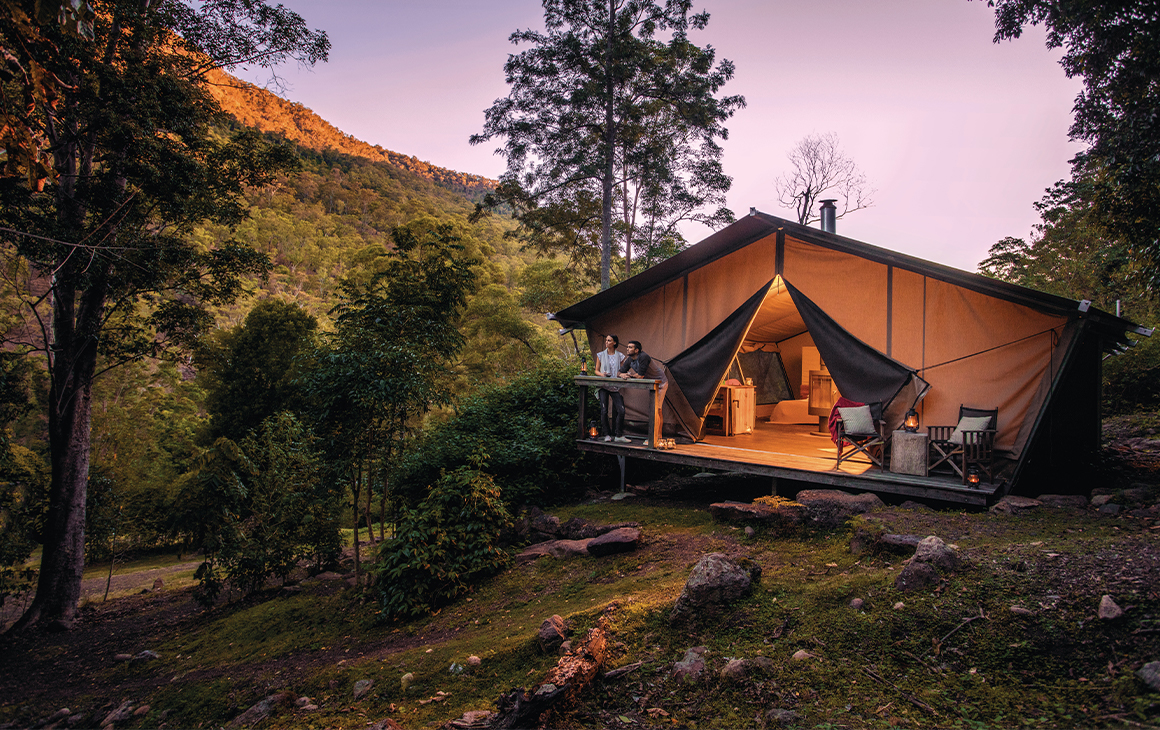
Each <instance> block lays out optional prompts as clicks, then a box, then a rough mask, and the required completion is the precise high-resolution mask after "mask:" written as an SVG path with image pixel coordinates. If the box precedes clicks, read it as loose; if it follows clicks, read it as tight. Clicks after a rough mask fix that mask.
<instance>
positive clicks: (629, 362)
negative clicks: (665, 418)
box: [620, 340, 669, 446]
mask: <svg viewBox="0 0 1160 730" xmlns="http://www.w3.org/2000/svg"><path fill="white" fill-rule="evenodd" d="M620 377H622V378H624V379H625V380H629V379H637V380H639V379H641V378H650V379H653V380H659V381H661V382H660V384H659V385H657V413H658V414H659V413H661V409H662V408H664V404H665V393H666V392H667V391H668V389H669V379H668V378H667V377H666V376H665V369H664V367H662V366H661V364H660V363H659V362H653V359H652V358H651V357H649V356H648V353H646V352H645V351H644V349H643V348H642V347H641V346H640V342H639V341H638V340H631V341H629V343H628V345H627V346H626V347H625V348H624V362H622V363H621V364H620ZM660 427H661V424H659V423H658V424H657V429H658V431H659V430H660ZM650 437H651V434H650ZM644 445H645V446H648V445H649V442H648V439H645V442H644Z"/></svg>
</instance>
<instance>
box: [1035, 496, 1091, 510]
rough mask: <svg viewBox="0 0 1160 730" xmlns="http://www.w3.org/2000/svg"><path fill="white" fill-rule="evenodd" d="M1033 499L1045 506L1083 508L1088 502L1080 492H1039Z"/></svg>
mask: <svg viewBox="0 0 1160 730" xmlns="http://www.w3.org/2000/svg"><path fill="white" fill-rule="evenodd" d="M1035 499H1036V500H1037V501H1039V502H1041V503H1043V504H1044V505H1045V506H1047V507H1065V508H1069V509H1084V508H1086V507H1087V504H1088V501H1087V497H1085V496H1083V495H1082V494H1041V495H1039V496H1038V497H1036V498H1035Z"/></svg>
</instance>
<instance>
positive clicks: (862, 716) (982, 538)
mask: <svg viewBox="0 0 1160 730" xmlns="http://www.w3.org/2000/svg"><path fill="white" fill-rule="evenodd" d="M554 514H556V515H557V516H559V517H560V518H561V520H566V519H568V518H570V517H583V518H585V519H588V520H591V521H594V522H604V523H613V522H624V521H634V522H638V523H640V525H641V527H642V531H643V535H644V538H643V545H642V546H641V547H640V549H638V550H637V551H635V552H632V553H628V554H623V555H619V556H612V557H605V558H599V559H598V558H575V559H570V560H554V559H552V558H542V559H540V560H537V561H535V562H531V563H527V564H517V565H513V567H512V568H511V569H510V570H508V571H506V572H505V573H503V574H501V575H499V576H496V577H495V578H493V579H491V580H489V581H487V582H486V583H484V584H482V585H479V586H478V587H477V589H476V591H475V592H474V593H472V594H471V595H468V596H464V597H463V598H461V599H460V600H459V601H457V602H455V603H454V604H452V605H449V606H446V607H444V608H443V609H442V610H441V611H439V612H438V613H437V614H436V615H433V616H430V617H427V618H425V619H421V620H416V621H411V622H408V623H383V622H381V621H380V616H379V615H378V613H377V611H376V608H375V605H374V603H373V602H370V601H366V600H365V598H364V596H363V595H362V594H361V593H360V592H359V591H358V590H357V589H355V588H351V587H349V586H348V585H347V584H346V583H345V582H343V581H341V580H335V581H318V580H317V579H312V580H308V581H304V582H303V583H301V584H300V585H299V586H297V587H295V589H293V590H278V589H272V590H271V591H269V592H267V593H264V594H259V595H255V596H251V597H249V598H246V599H244V600H239V601H235V602H233V603H229V604H225V605H220V606H218V607H215V608H214V609H212V610H209V611H203V610H202V609H200V608H198V607H197V606H196V604H194V603H193V602H192V600H191V598H190V596H189V594H188V591H186V590H173V591H161V592H158V593H155V594H150V595H143V596H130V597H126V598H123V599H120V600H117V601H110V602H109V603H108V604H104V605H102V606H96V607H94V608H92V609H91V610H89V611H88V612H86V613H85V618H84V620H83V621H81V623H80V625H79V626H78V628H77V629H76V630H74V631H73V632H70V633H69V634H58V635H40V636H37V637H24V638H9V639H7V640H6V642H7V643H5V644H3V645H2V646H0V652H2V653H3V655H4V657H5V664H7V665H8V669H6V670H5V671H4V672H2V674H4V675H5V678H4V679H2V680H0V723H4V722H10V723H15V726H24V725H32V724H35V722H36V721H37V720H39V719H42V718H43V717H45V716H47V715H49V714H51V712H52V711H53V710H55V709H57V708H59V707H65V706H67V707H69V708H70V709H71V710H72V711H73V713H74V714H79V713H85V714H86V715H87V717H88V719H87V720H85V721H82V722H81V723H78V724H77V725H76V726H77V727H96V726H98V725H97V724H98V723H99V721H100V720H101V719H102V718H103V717H104V716H105V715H106V714H107V713H108V712H109V711H110V710H111V709H112V708H113V707H115V706H117V705H119V704H120V703H121V701H122V700H123V699H125V698H129V699H131V700H132V701H133V702H134V703H136V704H138V705H146V704H147V705H148V706H149V708H148V709H147V710H146V711H144V712H143V714H141V715H140V716H137V717H135V718H133V719H132V720H131V721H129V722H126V723H119V724H118V727H158V726H161V725H162V724H164V725H165V726H167V727H182V728H184V727H214V726H219V725H225V724H227V723H228V722H229V721H230V720H231V719H232V718H234V717H236V716H237V715H238V714H240V713H241V712H242V711H244V710H245V709H246V708H248V707H250V706H251V705H253V704H254V703H256V702H258V701H260V700H262V699H263V698H265V697H267V696H269V695H271V694H273V693H276V692H286V693H288V695H287V696H288V698H289V699H290V700H291V701H289V702H287V703H285V704H283V705H280V706H279V707H277V708H275V710H274V711H273V713H272V714H271V716H270V717H269V718H267V719H266V720H264V721H263V722H262V724H261V725H260V727H262V728H298V727H305V728H338V727H345V728H362V727H365V726H366V725H367V724H368V723H371V722H375V721H378V720H382V719H384V718H391V719H392V720H394V721H395V722H397V723H398V724H399V725H401V726H402V727H406V728H422V727H435V726H438V725H440V724H442V723H444V722H446V721H447V720H449V719H452V718H455V717H458V716H459V715H461V714H462V713H464V712H465V711H467V710H474V709H493V708H494V703H495V700H496V699H497V697H498V696H499V695H500V693H502V692H505V691H507V690H509V689H510V688H513V687H526V686H531V685H534V684H536V683H537V682H538V681H539V679H540V678H541V677H542V676H543V675H544V673H545V672H546V671H547V670H548V669H549V668H550V667H551V666H552V665H553V664H554V663H555V661H556V657H555V656H549V655H545V654H543V653H541V652H540V650H539V648H538V646H537V643H536V640H535V633H536V630H537V629H538V628H539V626H540V624H541V622H542V621H543V620H544V619H545V618H547V617H549V616H551V615H553V614H559V615H560V616H562V617H564V618H565V619H567V621H568V622H569V624H570V626H571V629H572V631H573V633H574V635H576V636H579V635H582V634H583V632H584V631H585V630H586V629H587V628H588V627H591V626H593V625H595V624H596V623H597V621H601V622H602V623H603V625H604V626H606V627H607V628H608V630H609V631H610V632H611V641H612V647H613V649H612V655H611V657H610V660H609V662H608V664H607V666H606V668H609V669H611V668H614V667H617V666H624V665H628V664H633V663H637V662H641V666H640V667H639V668H638V669H636V670H634V671H631V672H629V673H627V674H625V675H623V676H622V677H620V678H618V679H616V680H610V681H599V680H598V681H596V682H594V683H593V684H592V685H591V687H590V688H589V690H588V691H587V692H586V693H585V694H584V695H583V696H582V698H581V699H580V701H579V702H578V703H577V704H575V705H574V706H571V707H570V708H568V709H567V711H565V712H563V713H561V714H558V715H556V716H554V717H552V718H551V721H550V726H552V727H564V728H571V727H575V728H581V727H583V728H596V727H601V728H603V727H625V728H646V727H657V728H662V727H688V728H693V727H714V728H733V727H765V726H767V725H768V724H769V721H768V720H767V719H766V718H767V713H768V711H769V710H771V709H782V710H791V711H793V712H795V713H797V715H796V719H795V720H792V721H791V725H792V726H797V727H868V728H890V727H924V728H925V727H946V728H959V727H961V728H983V727H996V728H1008V727H1012V728H1014V727H1046V728H1054V727H1094V726H1108V727H1113V726H1124V727H1137V726H1140V725H1143V726H1149V725H1155V724H1158V723H1160V714H1158V713H1160V695H1157V694H1155V693H1150V692H1148V691H1147V688H1146V687H1145V686H1144V685H1143V683H1142V682H1141V681H1140V680H1139V679H1138V678H1137V677H1136V676H1135V674H1134V672H1135V670H1136V669H1138V668H1139V667H1140V666H1141V665H1142V664H1144V663H1146V662H1149V661H1155V660H1160V581H1158V580H1157V577H1158V576H1160V545H1158V541H1160V535H1158V534H1157V533H1160V529H1156V525H1155V523H1154V521H1149V520H1147V519H1138V518H1133V517H1115V518H1106V517H1099V516H1096V515H1094V514H1093V513H1092V512H1091V511H1076V510H1066V509H1048V508H1042V509H1039V510H1037V511H1035V512H1032V513H1029V514H1026V515H1021V516H1015V517H1012V516H1008V515H999V514H989V513H966V512H960V511H950V512H934V511H924V510H908V509H901V508H896V507H895V508H887V509H884V510H881V511H879V512H877V513H873V514H871V515H867V516H863V517H859V518H855V519H854V520H853V521H852V522H851V523H848V524H847V525H844V526H842V527H840V528H837V529H833V530H816V529H799V530H797V531H795V532H792V533H790V534H786V533H781V534H775V533H773V532H770V531H768V530H765V529H762V528H761V527H757V529H756V532H755V534H754V535H752V536H747V534H746V532H745V531H744V530H743V529H742V526H739V525H724V524H717V523H715V522H713V521H712V519H711V518H710V516H709V513H708V511H707V509H705V507H704V506H703V505H689V504H667V503H663V502H657V503H643V504H642V503H636V504H634V503H632V501H631V500H627V501H625V502H600V503H595V504H584V505H577V506H573V507H569V508H566V509H562V510H558V511H556V512H554ZM855 531H859V532H872V533H873V532H882V531H886V532H896V533H907V534H918V535H928V534H934V535H938V536H940V537H942V538H943V539H944V540H946V541H947V542H948V543H953V544H954V545H956V546H957V548H958V549H959V551H960V553H961V554H962V555H963V556H964V557H965V558H966V563H965V565H964V567H963V568H962V569H960V570H958V571H957V572H955V573H953V574H950V575H948V576H945V580H944V581H943V582H942V583H941V584H940V585H938V586H936V587H932V588H928V589H925V590H922V591H918V592H914V593H906V594H904V593H901V592H900V591H898V590H897V589H895V588H894V585H893V581H894V578H895V576H896V575H897V574H898V572H899V571H900V570H901V569H902V567H903V565H904V562H903V561H904V560H905V557H906V556H905V555H896V554H891V553H887V552H873V551H871V552H866V553H862V554H854V553H852V552H851V550H850V538H851V535H852V533H854V532H855ZM709 552H723V553H726V554H728V555H731V556H734V557H748V558H750V559H752V560H753V561H755V562H756V563H758V564H759V565H760V566H761V567H762V569H763V577H762V580H761V582H760V584H758V585H757V586H756V589H755V590H754V591H753V593H752V594H751V595H750V596H749V597H747V598H745V599H743V600H742V601H740V602H738V603H736V604H734V605H732V606H730V607H728V608H727V609H725V610H723V611H721V612H719V613H717V614H714V615H711V616H705V617H702V619H700V620H699V622H698V623H696V624H694V625H691V626H680V627H673V626H671V625H670V623H669V621H668V614H669V611H670V609H671V608H672V605H673V602H674V601H675V599H676V597H677V596H678V595H679V593H680V591H681V588H682V586H683V584H684V582H685V580H686V579H687V577H688V574H689V571H690V569H691V567H692V566H693V564H694V563H695V562H696V561H697V560H698V559H699V558H700V557H701V556H702V555H704V554H706V553H709ZM1104 594H1109V595H1111V596H1112V597H1113V598H1114V599H1115V600H1116V601H1117V603H1119V605H1120V606H1121V607H1122V608H1124V609H1125V614H1124V616H1123V617H1122V618H1121V619H1118V620H1115V621H1102V620H1100V619H1098V618H1097V617H1096V610H1097V606H1098V604H1099V599H1100V597H1101V596H1102V595H1104ZM854 598H860V599H862V601H863V604H862V607H861V609H860V610H855V609H853V608H851V606H850V602H851V600H852V599H854ZM900 603H901V604H902V605H901V606H898V605H897V604H900ZM1013 606H1014V607H1017V608H1020V609H1025V610H1026V613H1016V612H1012V610H1011V608H1012V607H1013ZM693 646H704V647H706V648H707V649H708V651H707V653H706V655H705V656H706V659H707V662H708V665H709V668H710V670H711V674H710V675H709V676H707V677H706V678H705V679H704V680H702V681H701V682H699V683H695V684H680V683H677V682H675V681H674V680H673V679H672V678H671V676H670V672H671V669H672V665H673V663H674V662H676V661H678V660H680V659H681V657H682V656H683V655H684V653H685V651H686V650H687V649H688V648H690V647H693ZM143 649H152V650H153V651H156V652H158V653H159V654H160V655H161V658H160V659H155V660H152V661H143V662H114V661H113V655H114V654H117V653H131V654H132V653H136V652H139V651H141V650H143ZM799 650H804V651H805V652H806V653H808V654H809V655H810V657H809V658H806V659H801V660H795V659H792V656H793V655H794V654H795V653H796V652H798V651H799ZM472 655H474V656H477V657H479V658H480V659H481V660H482V661H481V664H480V665H479V666H478V667H477V668H464V669H463V671H460V667H461V666H463V665H466V664H467V657H469V656H472ZM756 656H765V657H768V658H770V659H772V660H773V664H772V667H773V668H772V669H771V670H770V671H768V672H767V673H759V674H755V675H753V676H750V677H749V678H747V679H745V680H743V681H740V682H728V681H725V680H722V679H720V678H719V676H718V672H719V671H720V669H721V668H722V667H723V666H724V665H725V664H726V662H727V661H728V660H729V659H730V658H753V657H756ZM408 674H409V675H411V680H410V682H409V685H408V686H407V687H406V688H404V686H403V685H404V683H403V681H402V680H403V678H404V676H405V675H408ZM362 679H370V680H373V681H374V685H373V687H372V688H371V690H370V692H369V693H368V694H367V695H366V696H365V697H363V698H362V699H361V700H359V701H355V700H354V699H353V694H352V690H353V686H354V683H355V682H356V681H358V680H362ZM302 696H305V697H309V698H310V699H311V700H312V702H313V703H314V704H315V705H317V706H318V709H317V710H310V711H307V710H303V709H300V708H297V707H295V706H294V705H293V701H292V700H293V699H294V698H298V697H302ZM163 713H164V715H163Z"/></svg>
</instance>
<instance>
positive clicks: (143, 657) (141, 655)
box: [133, 649, 161, 662]
mask: <svg viewBox="0 0 1160 730" xmlns="http://www.w3.org/2000/svg"><path fill="white" fill-rule="evenodd" d="M160 658H161V655H160V654H158V653H157V652H155V651H152V650H150V649H146V650H145V651H142V652H138V653H137V655H136V656H134V657H133V660H134V661H138V662H145V661H149V660H151V659H160Z"/></svg>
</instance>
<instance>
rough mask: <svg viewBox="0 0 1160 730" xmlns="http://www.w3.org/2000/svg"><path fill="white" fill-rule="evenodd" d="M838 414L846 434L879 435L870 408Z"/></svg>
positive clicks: (854, 408) (839, 410) (849, 410)
mask: <svg viewBox="0 0 1160 730" xmlns="http://www.w3.org/2000/svg"><path fill="white" fill-rule="evenodd" d="M838 414H839V415H841V417H842V423H843V424H844V426H845V429H846V433H858V434H865V433H877V431H875V429H874V418H873V417H872V416H871V415H870V406H854V407H853V408H839V409H838ZM960 438H961V437H960Z"/></svg>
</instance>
